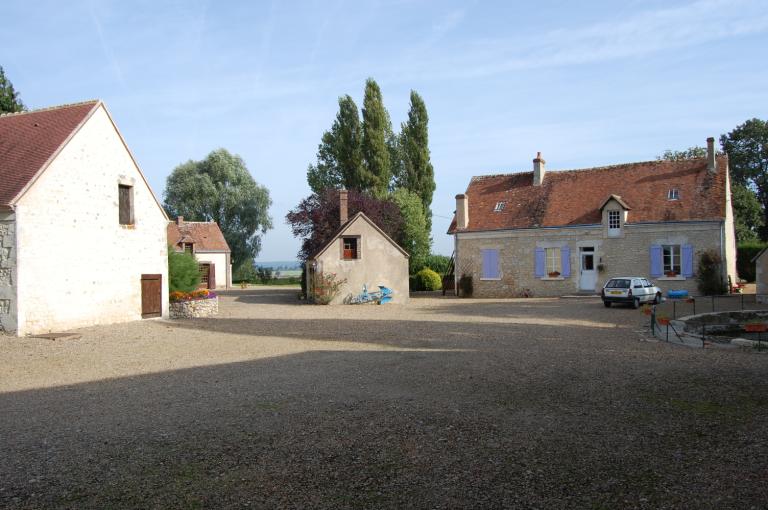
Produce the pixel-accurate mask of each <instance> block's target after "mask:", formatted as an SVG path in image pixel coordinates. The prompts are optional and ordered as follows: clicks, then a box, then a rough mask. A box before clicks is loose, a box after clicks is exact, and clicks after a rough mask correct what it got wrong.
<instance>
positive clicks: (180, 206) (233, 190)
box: [164, 149, 272, 268]
mask: <svg viewBox="0 0 768 510" xmlns="http://www.w3.org/2000/svg"><path fill="white" fill-rule="evenodd" d="M164 199H165V209H166V210H167V212H168V214H169V215H170V216H171V217H177V216H184V217H185V218H186V219H188V220H191V221H215V222H216V223H218V224H219V228H221V231H222V233H223V234H224V238H225V239H226V240H227V244H229V248H230V250H232V264H233V266H234V267H235V268H238V267H239V266H240V264H243V263H250V261H251V260H252V259H253V258H254V257H256V255H258V253H259V251H260V250H261V236H262V235H263V234H264V233H266V231H267V230H268V229H270V228H272V218H270V216H269V212H268V210H269V206H270V205H272V200H270V198H269V191H268V190H267V189H266V188H265V187H264V186H260V185H259V184H257V183H256V181H254V180H253V177H251V174H250V173H249V172H248V168H246V166H245V162H244V161H243V159H242V158H241V157H240V156H237V155H233V154H230V153H229V152H228V151H227V150H225V149H218V150H215V151H213V152H211V153H210V154H208V156H207V157H206V158H205V159H203V160H202V161H192V160H190V161H187V162H186V163H183V164H181V165H179V166H177V167H176V168H175V169H174V170H173V172H172V173H171V175H169V176H168V180H167V181H166V187H165V194H164Z"/></svg>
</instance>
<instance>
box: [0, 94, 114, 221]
mask: <svg viewBox="0 0 768 510" xmlns="http://www.w3.org/2000/svg"><path fill="white" fill-rule="evenodd" d="M99 103H100V102H99V101H98V100H94V101H87V102H83V103H77V104H71V105H63V106H56V107H53V108H46V109H42V110H34V111H31V112H21V113H9V114H4V115H0V206H9V205H11V203H13V202H14V201H15V199H16V198H17V197H18V196H19V194H20V193H21V192H22V191H23V190H24V189H25V188H26V187H27V186H28V185H29V184H30V183H31V182H32V181H33V180H34V179H35V177H36V176H37V175H38V173H39V172H40V171H41V170H42V169H43V168H44V167H45V166H46V165H47V163H48V162H49V161H50V160H51V158H52V157H53V156H54V155H55V154H56V153H57V152H58V151H59V149H60V148H61V147H62V146H63V145H64V143H65V142H66V141H67V140H68V139H69V138H70V136H71V135H72V134H73V133H75V132H76V131H77V129H78V128H79V126H80V125H81V124H82V123H83V121H85V120H86V119H87V118H88V117H89V115H90V114H91V112H93V111H94V110H95V109H96V107H97V106H98V105H99Z"/></svg>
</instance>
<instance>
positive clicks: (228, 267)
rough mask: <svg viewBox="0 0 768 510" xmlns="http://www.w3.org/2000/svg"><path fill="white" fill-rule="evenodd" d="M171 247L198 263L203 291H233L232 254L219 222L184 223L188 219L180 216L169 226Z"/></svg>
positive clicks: (169, 243)
mask: <svg viewBox="0 0 768 510" xmlns="http://www.w3.org/2000/svg"><path fill="white" fill-rule="evenodd" d="M168 245H169V246H171V248H173V249H174V250H176V251H177V252H183V251H186V252H187V253H190V254H192V255H194V257H195V259H197V263H198V265H199V268H200V288H203V289H211V290H214V289H229V288H231V287H232V263H231V254H232V252H231V250H230V249H229V245H228V244H227V240H226V239H224V234H222V232H221V229H220V228H219V225H218V223H216V222H215V221H184V217H183V216H179V217H178V218H176V221H173V222H171V223H169V224H168Z"/></svg>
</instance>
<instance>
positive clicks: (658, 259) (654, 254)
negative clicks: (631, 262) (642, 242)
mask: <svg viewBox="0 0 768 510" xmlns="http://www.w3.org/2000/svg"><path fill="white" fill-rule="evenodd" d="M650 253H651V276H654V277H659V276H661V275H663V274H664V266H663V262H662V253H661V245H658V244H654V245H652V246H651V249H650Z"/></svg>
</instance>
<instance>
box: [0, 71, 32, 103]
mask: <svg viewBox="0 0 768 510" xmlns="http://www.w3.org/2000/svg"><path fill="white" fill-rule="evenodd" d="M24 110H26V107H25V106H24V103H22V102H21V99H19V93H18V92H16V90H15V89H14V88H13V83H11V80H9V79H8V78H6V77H5V71H4V70H3V66H0V113H15V112H23V111H24Z"/></svg>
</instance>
